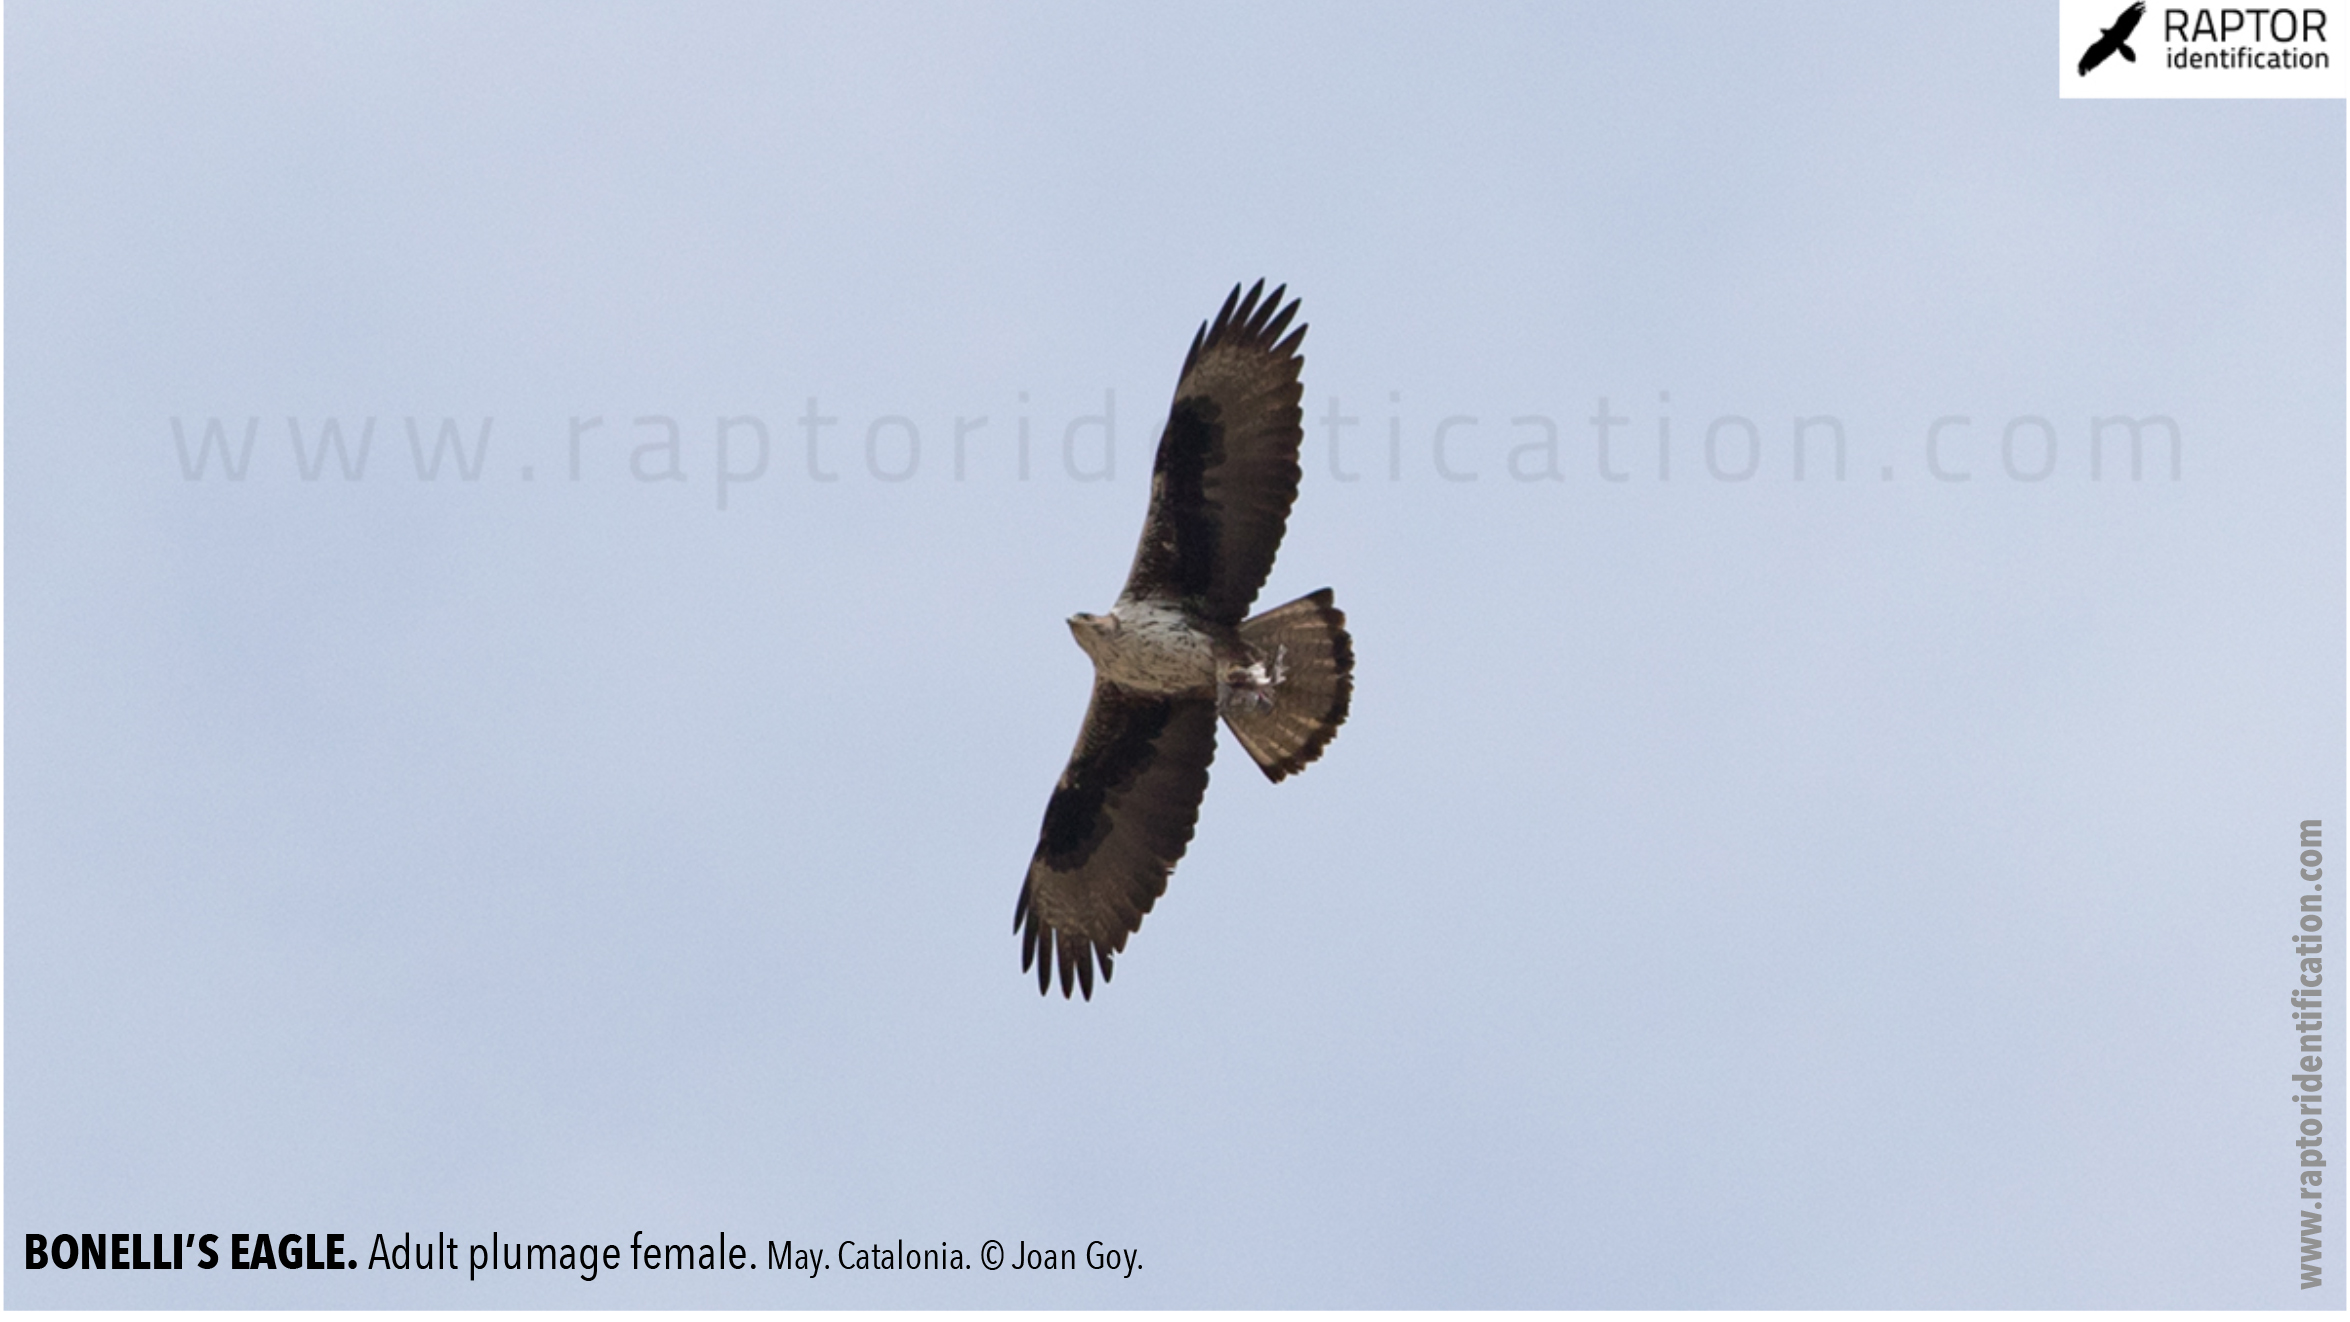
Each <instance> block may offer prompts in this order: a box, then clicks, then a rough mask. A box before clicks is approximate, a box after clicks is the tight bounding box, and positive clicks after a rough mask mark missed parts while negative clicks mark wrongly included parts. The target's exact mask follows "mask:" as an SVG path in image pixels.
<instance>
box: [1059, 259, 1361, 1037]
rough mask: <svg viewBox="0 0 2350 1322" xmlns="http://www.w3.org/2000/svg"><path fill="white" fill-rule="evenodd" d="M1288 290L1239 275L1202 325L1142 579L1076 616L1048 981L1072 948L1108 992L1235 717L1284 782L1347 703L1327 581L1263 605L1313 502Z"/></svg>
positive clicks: (1343, 652) (1350, 657) (1169, 433)
mask: <svg viewBox="0 0 2350 1322" xmlns="http://www.w3.org/2000/svg"><path fill="white" fill-rule="evenodd" d="M1286 288H1287V286H1283V287H1281V288H1277V289H1275V290H1274V291H1273V293H1272V295H1271V296H1270V297H1260V295H1263V294H1264V290H1265V282H1264V281H1262V280H1259V281H1258V282H1257V283H1256V285H1255V287H1254V288H1251V289H1250V290H1249V291H1248V294H1247V296H1246V297H1243V296H1242V294H1241V292H1240V287H1239V286H1238V285H1235V286H1233V288H1232V294H1231V296H1230V297H1229V298H1226V299H1225V300H1224V307H1223V310H1222V311H1220V312H1218V313H1217V314H1216V319H1215V321H1214V322H1212V323H1208V324H1204V325H1202V326H1201V327H1200V329H1199V333H1198V334H1197V335H1194V336H1193V337H1192V340H1191V352H1190V353H1189V354H1187V355H1185V357H1184V359H1183V374H1182V376H1180V377H1179V378H1177V380H1176V382H1175V404H1174V406H1173V407H1172V408H1170V409H1169V410H1168V412H1167V430H1166V431H1165V432H1164V433H1162V434H1161V435H1160V437H1159V457H1158V461H1157V462H1156V463H1154V464H1153V465H1152V466H1151V504H1150V512H1149V514H1148V515H1146V516H1145V517H1144V519H1143V524H1142V544H1141V545H1140V546H1139V547H1137V548H1135V552H1134V567H1133V568H1132V569H1130V570H1128V571H1127V573H1126V588H1125V590H1124V591H1123V592H1120V593H1119V594H1118V602H1117V604H1116V605H1114V606H1112V607H1111V608H1110V613H1109V614H1107V615H1082V614H1081V615H1072V616H1070V617H1069V631H1070V632H1071V633H1073V634H1075V635H1076V636H1077V645H1078V646H1079V647H1082V648H1084V649H1085V654H1086V655H1087V656H1090V657H1092V658H1093V703H1092V705H1091V706H1089V707H1087V708H1086V711H1085V726H1084V728H1083V729H1081V730H1079V731H1078V733H1077V750H1076V751H1075V752H1073V753H1071V754H1070V755H1069V766H1068V768H1067V769H1066V770H1064V771H1062V772H1061V779H1060V783H1059V784H1057V785H1055V786H1054V787H1053V797H1052V799H1051V801H1050V802H1048V803H1047V804H1046V805H1045V810H1044V829H1043V831H1042V832H1041V833H1040V838H1039V839H1038V840H1037V842H1036V854H1035V856H1034V857H1033V858H1031V859H1030V860H1029V862H1028V878H1027V880H1025V881H1023V882H1022V883H1021V884H1020V903H1019V904H1018V906H1016V907H1015V908H1014V909H1013V910H1012V927H1013V928H1014V930H1016V931H1018V932H1019V933H1020V967H1021V968H1022V969H1023V970H1026V969H1028V968H1029V967H1030V966H1032V965H1033V966H1034V967H1035V969H1036V988H1037V990H1038V991H1039V992H1045V991H1050V990H1051V989H1052V982H1053V968H1054V965H1055V964H1058V965H1059V967H1060V970H1061V995H1062V996H1064V997H1066V996H1068V995H1069V993H1070V992H1071V991H1072V990H1076V991H1082V992H1084V993H1085V997H1086V999H1087V1000H1092V999H1093V970H1094V966H1095V965H1096V964H1099V965H1100V966H1101V971H1102V981H1104V982H1107V981H1109V979H1110V957H1111V956H1112V955H1114V954H1116V953H1118V952H1119V951H1122V950H1124V949H1125V948H1126V938H1127V937H1130V936H1132V935H1134V932H1135V929H1137V928H1139V927H1141V926H1142V916H1143V915H1144V914H1146V913H1149V912H1150V910H1151V904H1152V903H1153V902H1154V901H1156V900H1157V899H1158V898H1159V896H1160V895H1162V894H1164V893H1166V889H1167V875H1168V874H1169V873H1171V872H1173V871H1174V870H1175V863H1176V860H1178V859H1180V858H1182V857H1183V847H1184V846H1185V845H1187V844H1189V843H1190V842H1191V828H1192V823H1194V822H1195V821H1197V820H1198V819H1199V801H1200V796H1201V795H1202V794H1204V793H1206V792H1207V788H1208V762H1209V760H1210V759H1211V758H1213V757H1214V756H1215V755H1216V718H1217V717H1218V716H1222V717H1223V718H1224V723H1225V724H1226V725H1229V726H1231V727H1232V733H1233V734H1234V735H1235V736H1236V737H1238V738H1239V740H1240V746H1241V747H1242V748H1245V749H1247V750H1248V755H1249V756H1250V757H1252V758H1254V759H1256V763H1257V765H1258V766H1259V767H1261V768H1263V769H1264V772H1265V775H1266V777H1267V778H1268V779H1271V780H1274V781H1279V780H1280V779H1282V778H1283V777H1284V776H1287V775H1289V774H1291V773H1292V772H1295V771H1298V770H1300V769H1301V768H1303V767H1304V766H1305V765H1306V764H1307V763H1309V762H1311V761H1313V760H1314V759H1315V758H1317V757H1320V756H1321V755H1322V749H1323V747H1324V746H1325V745H1327V744H1328V743H1329V742H1330V737H1331V736H1332V735H1334V734H1336V733H1338V726H1339V723H1340V722H1342V721H1344V720H1345V719H1346V706H1347V700H1348V697H1349V696H1350V694H1351V693H1352V692H1353V689H1354V678H1353V676H1354V644H1353V642H1352V640H1350V639H1349V638H1348V637H1347V633H1346V616H1345V615H1343V614H1341V613H1340V612H1339V610H1338V608H1337V607H1336V606H1334V605H1332V604H1331V598H1330V589H1328V588H1324V589H1322V590H1321V591H1319V592H1314V593H1309V594H1307V595H1306V596H1303V597H1300V598H1298V599H1297V600H1296V601H1293V602H1290V603H1289V604H1288V605H1286V606H1276V607H1274V608H1273V609H1271V610H1269V611H1266V612H1265V613H1264V614H1262V615H1258V616H1256V617H1254V618H1249V615H1248V608H1249V604H1250V603H1251V602H1254V601H1255V600H1256V597H1257V589H1258V588H1260V587H1262V586H1264V582H1265V575H1266V574H1267V573H1269V572H1270V571H1271V570H1272V568H1273V553H1274V552H1275V551H1277V550H1279V549H1280V548H1281V532H1282V529H1283V527H1284V525H1286V524H1287V523H1288V521H1289V507H1290V505H1291V504H1292V503H1293V502H1294V501H1296V499H1297V479H1298V468H1297V446H1298V441H1299V439H1300V436H1301V435H1302V433H1301V431H1300V427H1299V423H1300V421H1301V418H1300V415H1299V413H1298V406H1297V401H1298V396H1299V395H1300V393H1301V391H1302V387H1300V386H1299V385H1298V380H1297V374H1298V369H1299V368H1300V367H1302V366H1303V365H1304V362H1305V360H1304V359H1303V358H1301V357H1299V356H1298V352H1297V346H1298V344H1299V343H1300V342H1301V341H1303V340H1304V339H1305V335H1306V328H1305V327H1304V326H1299V327H1298V328H1297V329H1296V330H1294V331H1291V330H1289V323H1290V320H1291V318H1293V317H1295V316H1296V315H1297V302H1296V300H1294V299H1293V300H1291V301H1290V303H1289V305H1288V306H1287V307H1283V306H1282V305H1281V295H1282V293H1283V292H1284V290H1285V289H1286ZM1284 331H1288V335H1287V336H1286V338H1285V337H1284V336H1283V334H1282V332H1284Z"/></svg>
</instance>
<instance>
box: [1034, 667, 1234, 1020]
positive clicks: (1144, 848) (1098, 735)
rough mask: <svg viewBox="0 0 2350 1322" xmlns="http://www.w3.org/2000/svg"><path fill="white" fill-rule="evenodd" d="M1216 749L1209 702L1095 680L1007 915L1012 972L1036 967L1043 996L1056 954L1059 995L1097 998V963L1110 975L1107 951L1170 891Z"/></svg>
mask: <svg viewBox="0 0 2350 1322" xmlns="http://www.w3.org/2000/svg"><path fill="white" fill-rule="evenodd" d="M1215 755H1216V704H1215V703H1214V702H1212V701H1209V700H1207V699H1204V698H1198V699H1192V698H1159V697H1153V696H1150V695H1148V694H1139V693H1133V692H1130V691H1128V690H1126V689H1122V688H1119V687H1118V686H1116V685H1114V684H1107V683H1103V682H1101V681H1100V680H1096V681H1095V682H1094V686H1093V703H1092V705H1090V706H1088V707H1087V708H1086V710H1085V728H1084V729H1082V730H1080V731H1079V732H1078V734H1077V750H1076V751H1075V752H1073V753H1071V754H1070V755H1069V765H1068V768H1067V769H1066V770H1064V771H1062V772H1061V780H1060V783H1059V784H1058V785H1055V786H1054V787H1053V797H1052V800H1051V802H1049V803H1047V804H1046V805H1045V810H1044V830H1043V831H1042V832H1041V833H1040V835H1039V838H1038V840H1037V842H1036V854H1035V856H1034V857H1033V858H1031V859H1030V860H1029V862H1028V879H1027V880H1026V881H1025V882H1023V883H1022V884H1021V886H1020V903H1019V904H1018V905H1017V906H1016V907H1015V908H1014V909H1013V910H1012V926H1013V928H1014V929H1015V930H1017V931H1018V932H1019V933H1020V967H1021V968H1022V969H1023V970H1025V969H1027V968H1028V967H1029V966H1030V965H1032V964H1033V965H1035V966H1036V989H1037V990H1038V991H1039V992H1043V991H1049V990H1050V989H1051V987H1052V981H1053V966H1054V964H1055V962H1056V961H1057V962H1058V963H1059V965H1060V970H1061V995H1063V996H1067V995H1068V994H1069V993H1070V992H1071V990H1073V989H1075V990H1082V991H1083V992H1084V993H1085V997H1086V999H1087V1000H1092V999H1093V968H1094V964H1095V963H1096V962H1099V963H1100V965H1101V970H1102V981H1104V982H1107V981H1109V978H1110V957H1111V956H1112V955H1113V954H1115V953H1117V952H1119V951H1121V950H1124V949H1125V948H1126V938H1127V937H1129V936H1132V935H1133V934H1134V931H1135V929H1136V928H1138V927H1140V926H1142V916H1143V915H1144V914H1146V913H1149V912H1150V911H1151V905H1152V904H1153V903H1154V902H1156V901H1157V900H1158V898H1159V896H1161V895H1163V894H1165V893H1166V890H1167V874H1168V873H1170V872H1172V871H1174V870H1175V862H1176V860H1178V859H1180V858H1182V857H1183V849H1184V846H1186V845H1188V844H1190V843H1191V828H1192V824H1193V823H1194V822H1196V821H1198V820H1199V801H1200V796H1201V795H1202V794H1205V793H1206V792H1207V788H1208V762H1209V760H1210V759H1211V758H1213V757H1214V756H1215Z"/></svg>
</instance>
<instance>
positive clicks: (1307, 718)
mask: <svg viewBox="0 0 2350 1322" xmlns="http://www.w3.org/2000/svg"><path fill="white" fill-rule="evenodd" d="M1240 640H1241V641H1242V642H1244V643H1246V644H1248V646H1249V649H1250V650H1251V651H1252V652H1254V653H1255V654H1256V656H1257V659H1258V664H1259V666H1260V667H1261V669H1262V671H1263V679H1264V680H1265V681H1268V682H1266V683H1265V684H1263V686H1262V687H1256V688H1253V689H1248V688H1235V689H1233V690H1232V691H1231V692H1229V693H1227V694H1225V695H1223V698H1222V700H1221V701H1219V702H1218V704H1217V705H1218V707H1219V708H1221V710H1222V711H1223V714H1224V723H1225V724H1226V725H1228V726H1230V727H1231V728H1232V733H1233V734H1234V735H1236V736H1238V737H1239V739H1240V746H1241V747H1242V748H1245V749H1247V750H1248V755H1249V756H1250V757H1252V758H1254V759H1256V763H1257V765H1258V766H1259V767H1261V768H1263V769H1264V772H1265V777H1266V778H1267V779H1268V780H1272V781H1276V782H1278V781H1280V780H1282V779H1283V778H1284V777H1287V776H1290V775H1293V774H1295V773H1296V772H1298V771H1301V770H1304V769H1305V766H1306V764H1307V763H1309V762H1312V761H1313V760H1314V759H1315V758H1317V757H1320V756H1321V755H1322V750H1323V749H1324V748H1325V747H1327V746H1328V745H1329V743H1330V740H1331V738H1332V736H1334V735H1336V734H1337V733H1338V727H1339V726H1340V725H1342V724H1344V723H1345V721H1346V708H1347V703H1348V701H1349V700H1350V699H1351V698H1352V696H1353V694H1354V666H1355V653H1354V640H1353V639H1352V638H1349V637H1348V636H1347V632H1346V614H1345V612H1343V611H1341V610H1339V609H1338V607H1336V606H1334V605H1332V604H1331V594H1330V589H1328V588H1324V589H1322V590H1321V591H1319V592H1311V593H1308V594H1306V595H1305V596H1302V597H1299V598H1298V599H1297V600H1295V601H1293V602H1290V603H1289V604H1287V605H1285V606H1275V607H1274V608H1273V609H1271V610H1269V611H1266V612H1265V613H1263V614H1262V615H1258V616H1256V617H1254V618H1252V619H1249V620H1246V621H1244V622H1243V623H1242V624H1241V626H1240Z"/></svg>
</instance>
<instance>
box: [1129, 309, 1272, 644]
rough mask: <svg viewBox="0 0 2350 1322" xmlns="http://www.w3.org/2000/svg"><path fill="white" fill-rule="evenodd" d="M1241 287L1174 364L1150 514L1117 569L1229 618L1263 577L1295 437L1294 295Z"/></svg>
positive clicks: (1143, 592)
mask: <svg viewBox="0 0 2350 1322" xmlns="http://www.w3.org/2000/svg"><path fill="white" fill-rule="evenodd" d="M1264 288H1265V282H1264V281H1262V280H1259V281H1258V282H1257V283H1256V285H1255V287H1254V288H1252V289H1250V290H1249V291H1248V296H1247V297H1246V298H1243V297H1242V296H1241V292H1240V286H1238V285H1234V286H1233V287H1232V294H1231V296H1230V297H1228V298H1226V299H1225V300H1224V307H1223V310H1222V311H1220V312H1218V313H1217V314H1216V319H1215V321H1214V322H1212V323H1203V324H1202V325H1201V326H1200V329H1199V333H1198V334H1197V335H1194V336H1193V337H1192V340H1191V352H1190V354H1189V355H1187V356H1186V357H1185V358H1184V360H1183V374H1182V376H1181V377H1179V378H1178V379H1177V380H1176V383H1175V403H1174V406H1173V407H1172V408H1170V409H1169V410H1168V411H1167V430H1166V431H1165V432H1164V433H1162V434H1161V435H1160V437H1159V455H1158V460H1157V462H1155V463H1154V464H1153V465H1152V466H1151V504H1150V514H1149V515H1148V517H1146V518H1145V519H1144V521H1143V525H1142V544H1141V545H1140V546H1138V547H1137V548H1135V552H1134V567H1133V569H1132V570H1130V571H1129V572H1128V573H1127V576H1126V595H1127V596H1129V597H1141V598H1160V599H1167V598H1175V599H1180V600H1182V601H1183V602H1184V603H1185V604H1186V605H1188V606H1189V607H1190V608H1191V609H1193V610H1194V611H1196V612H1198V613H1199V614H1200V615H1201V616H1202V617H1204V618H1206V619H1208V620H1212V621H1215V622H1217V623H1221V624H1235V625H1236V624H1238V623H1240V621H1241V619H1242V618H1243V617H1244V616H1246V615H1247V614H1248V608H1249V603H1251V602H1253V601H1255V600H1256V596H1257V589H1258V588H1260V587H1263V586H1264V583H1265V575H1266V574H1268V573H1270V572H1272V569H1273V553H1274V552H1276V551H1278V550H1280V549H1281V533H1282V531H1283V529H1284V528H1285V527H1286V526H1287V525H1288V522H1289V507H1290V505H1291V504H1293V503H1295V501H1296V500H1297V480H1298V467H1297V447H1298V442H1299V441H1300V440H1301V439H1303V437H1304V429H1303V427H1302V426H1301V423H1302V421H1303V414H1302V413H1301V412H1300V411H1299V409H1298V398H1299V396H1300V395H1301V394H1302V393H1303V390H1304V388H1303V387H1302V386H1300V385H1299V384H1298V379H1297V377H1298V371H1299V369H1300V368H1302V367H1303V366H1304V363H1305V360H1304V359H1303V358H1302V357H1300V356H1299V354H1298V352H1297V347H1298V345H1299V343H1300V342H1301V341H1303V340H1304V339H1305V335H1306V328H1305V327H1303V326H1299V327H1298V328H1297V329H1296V330H1294V331H1289V335H1288V337H1287V338H1286V339H1285V338H1283V336H1282V332H1283V331H1285V330H1288V329H1289V322H1290V319H1291V318H1293V317H1295V316H1296V315H1297V300H1295V299H1291V300H1290V302H1289V305H1288V306H1287V307H1283V306H1281V295H1282V293H1283V292H1284V291H1286V290H1287V288H1288V286H1286V285H1283V286H1280V287H1278V288H1276V289H1274V291H1273V293H1272V295H1271V296H1270V297H1260V295H1262V294H1263V293H1264Z"/></svg>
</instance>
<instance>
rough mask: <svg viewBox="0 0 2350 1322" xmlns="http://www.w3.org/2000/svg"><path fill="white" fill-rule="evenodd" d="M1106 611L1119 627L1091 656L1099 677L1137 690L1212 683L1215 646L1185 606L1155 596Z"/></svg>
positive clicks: (1194, 688)
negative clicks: (1193, 622)
mask: <svg viewBox="0 0 2350 1322" xmlns="http://www.w3.org/2000/svg"><path fill="white" fill-rule="evenodd" d="M1110 614H1111V616H1112V617H1114V618H1115V619H1116V620H1117V621H1118V628H1117V630H1116V632H1114V633H1111V634H1109V635H1108V636H1106V637H1104V638H1103V639H1102V640H1101V646H1100V648H1099V649H1098V650H1096V651H1095V652H1094V658H1093V663H1094V668H1095V669H1096V670H1097V671H1099V672H1100V674H1101V676H1102V678H1104V679H1106V680H1109V681H1110V682H1111V683H1113V684H1117V685H1121V686H1123V687H1125V688H1130V689H1133V690H1135V691H1136V692H1140V693H1165V694H1178V693H1200V692H1203V691H1205V690H1208V689H1211V688H1213V687H1215V684H1216V655H1215V648H1214V646H1213V644H1211V643H1210V641H1209V639H1208V636H1207V635H1206V634H1204V633H1201V632H1200V631H1199V630H1197V629H1194V628H1192V627H1191V622H1190V621H1189V620H1187V619H1185V618H1184V617H1183V612H1181V611H1180V610H1177V609H1176V608H1174V607H1172V606H1168V605H1165V604H1163V603H1159V602H1150V601H1136V600H1133V599H1124V600H1121V601H1119V603H1118V604H1117V605H1116V606H1114V607H1112V608H1111V610H1110Z"/></svg>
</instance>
